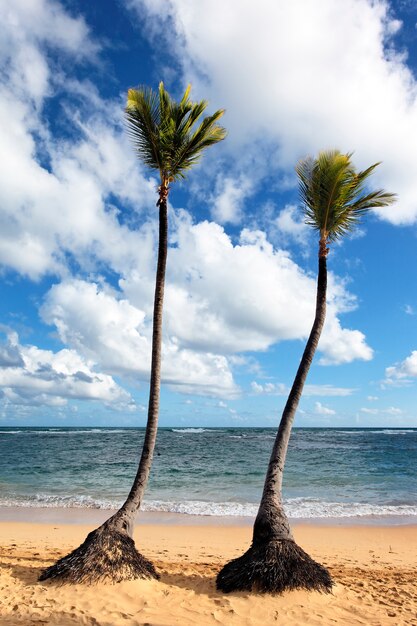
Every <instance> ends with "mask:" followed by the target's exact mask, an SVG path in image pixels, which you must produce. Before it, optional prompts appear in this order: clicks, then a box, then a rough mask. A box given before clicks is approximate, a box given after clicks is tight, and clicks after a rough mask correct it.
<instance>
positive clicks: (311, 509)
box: [0, 494, 417, 519]
mask: <svg viewBox="0 0 417 626" xmlns="http://www.w3.org/2000/svg"><path fill="white" fill-rule="evenodd" d="M121 504H122V501H114V500H105V499H94V498H91V497H90V496H57V495H47V494H36V495H35V496H32V497H27V498H23V497H12V498H1V499H0V506H2V507H8V508H10V507H25V508H74V509H103V510H113V509H118V508H119V507H120V506H121ZM284 507H285V510H286V512H287V515H288V517H290V518H291V519H326V518H344V519H347V518H384V517H397V518H398V517H416V516H417V505H407V504H401V505H389V504H382V505H378V504H370V503H363V502H324V501H321V500H315V499H312V498H292V499H288V500H286V501H285V502H284ZM142 510H144V511H150V512H156V513H158V512H159V513H181V514H183V515H197V516H218V517H225V516H227V517H254V516H255V515H256V513H257V510H258V505H257V504H254V503H249V502H243V503H242V502H207V501H203V500H188V501H187V500H183V501H164V500H147V501H145V502H144V503H143V506H142Z"/></svg>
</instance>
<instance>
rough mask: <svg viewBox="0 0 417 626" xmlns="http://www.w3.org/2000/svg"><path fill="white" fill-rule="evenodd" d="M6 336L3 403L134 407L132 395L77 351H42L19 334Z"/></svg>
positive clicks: (0, 379)
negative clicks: (93, 403) (83, 402)
mask: <svg viewBox="0 0 417 626" xmlns="http://www.w3.org/2000/svg"><path fill="white" fill-rule="evenodd" d="M1 330H2V332H3V333H4V332H5V329H4V327H3V328H2V329H1ZM7 335H8V336H7V341H6V342H5V343H2V344H1V346H0V355H1V356H0V391H1V399H2V401H3V402H6V403H8V404H13V405H19V404H22V405H26V404H27V405H29V406H35V405H48V406H63V405H65V404H66V403H67V401H68V400H96V401H100V402H103V403H104V404H106V405H108V406H111V407H113V408H120V409H123V410H129V409H132V408H134V404H133V401H132V399H131V397H130V395H129V394H128V393H127V392H126V391H124V390H123V389H122V388H121V387H120V386H119V385H117V383H116V382H115V381H114V380H113V378H112V377H111V376H109V375H107V374H103V373H100V372H96V371H95V369H94V364H93V363H92V362H91V361H88V360H86V359H84V358H82V357H81V356H80V355H79V354H77V352H75V351H74V350H67V349H64V350H60V351H59V352H52V351H51V350H41V349H39V348H37V347H36V346H30V345H21V344H20V343H19V338H18V336H17V334H16V333H13V332H7ZM5 355H6V358H4V356H5Z"/></svg>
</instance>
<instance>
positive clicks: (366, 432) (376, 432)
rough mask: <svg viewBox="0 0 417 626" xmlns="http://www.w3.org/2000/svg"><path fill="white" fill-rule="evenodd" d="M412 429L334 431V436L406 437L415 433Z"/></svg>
mask: <svg viewBox="0 0 417 626" xmlns="http://www.w3.org/2000/svg"><path fill="white" fill-rule="evenodd" d="M415 432H417V430H415V429H413V428H379V429H378V430H370V429H368V428H367V429H366V430H335V431H334V434H336V435H408V434H409V433H415Z"/></svg>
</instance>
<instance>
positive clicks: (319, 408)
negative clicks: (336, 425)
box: [314, 402, 336, 415]
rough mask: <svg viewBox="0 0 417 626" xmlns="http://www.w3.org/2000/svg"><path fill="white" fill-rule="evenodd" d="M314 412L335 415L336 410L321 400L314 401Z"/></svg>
mask: <svg viewBox="0 0 417 626" xmlns="http://www.w3.org/2000/svg"><path fill="white" fill-rule="evenodd" d="M314 413H316V415H336V411H335V410H334V409H330V408H329V407H327V406H324V404H322V403H321V402H316V403H315V404H314Z"/></svg>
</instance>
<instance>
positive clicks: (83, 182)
mask: <svg viewBox="0 0 417 626" xmlns="http://www.w3.org/2000/svg"><path fill="white" fill-rule="evenodd" d="M0 31H1V35H2V36H1V37H0V42H1V43H0V59H1V61H0V71H1V73H2V77H3V80H2V84H1V87H0V159H1V162H2V168H1V170H0V206H1V212H0V264H1V265H3V266H6V267H9V268H12V269H14V270H16V271H18V272H20V273H22V274H26V275H28V276H29V277H30V278H32V279H38V278H40V277H42V276H43V275H44V274H47V273H60V274H62V273H65V272H66V271H67V261H66V255H67V254H68V253H69V254H71V255H73V256H74V257H75V258H76V259H77V261H78V263H82V264H83V265H84V266H88V264H90V265H92V266H94V262H96V261H97V259H100V260H104V261H105V262H107V263H111V264H113V265H114V266H115V267H116V268H120V267H121V266H125V265H126V264H128V263H129V262H130V259H131V257H132V255H133V251H134V250H135V249H136V247H137V244H138V241H137V240H136V238H135V235H134V233H132V232H131V231H130V230H129V228H128V227H126V226H124V225H121V224H120V223H119V220H118V213H117V209H116V208H115V207H113V206H112V204H111V203H110V197H111V198H113V199H116V200H117V201H119V202H123V203H124V204H125V205H127V206H135V208H137V209H138V210H140V209H141V207H144V206H153V205H154V204H155V194H154V187H155V184H154V182H153V181H152V180H150V179H148V178H147V177H145V176H143V175H142V174H141V168H140V167H138V163H137V159H136V158H135V155H134V153H133V150H132V148H131V146H130V145H129V144H128V140H127V137H126V135H125V133H123V130H122V127H121V121H122V120H121V116H122V106H121V103H120V102H117V103H114V102H106V103H103V102H102V101H100V99H99V98H98V97H97V94H96V92H95V90H94V88H93V87H92V86H91V85H83V84H81V83H79V82H77V80H76V79H75V78H73V77H71V68H72V66H73V65H74V63H75V64H76V63H77V62H80V61H84V62H87V61H91V59H92V58H93V59H94V55H95V54H96V53H97V51H98V48H97V46H96V44H95V43H94V41H93V40H92V38H91V36H90V34H89V32H88V29H87V27H86V25H85V23H84V22H83V20H82V19H81V18H79V19H75V18H72V17H70V16H68V15H67V14H66V13H65V12H64V10H63V9H62V8H61V7H60V5H58V4H57V3H55V2H54V3H52V2H47V1H46V0H38V1H37V2H24V1H23V0H19V1H16V2H14V1H13V2H11V1H9V0H7V1H6V2H4V3H2V5H1V8H0ZM51 48H52V49H53V50H54V52H55V53H58V54H64V55H66V58H67V60H68V59H70V62H67V63H66V64H65V67H66V68H69V69H68V72H69V74H68V75H63V74H62V72H61V70H60V71H55V72H54V71H53V70H54V67H53V61H52V60H51V56H52V55H50V54H49V50H50V49H51ZM12 51H13V54H12ZM28 59H30V62H29V61H28ZM62 66H63V65H62ZM62 66H61V67H62ZM22 85H24V89H23V88H22ZM58 95H59V97H60V99H59V104H57V106H59V107H60V115H61V123H63V122H64V120H65V123H66V124H67V125H68V127H70V128H71V129H72V133H71V139H69V138H68V137H65V138H64V137H60V136H56V135H53V130H52V128H51V120H49V119H45V117H44V112H43V105H44V103H45V102H46V99H47V98H48V99H49V100H51V99H53V98H54V97H57V96H58ZM22 181H24V185H23V184H22ZM110 194H111V195H110Z"/></svg>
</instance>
